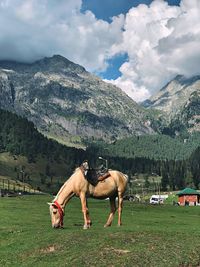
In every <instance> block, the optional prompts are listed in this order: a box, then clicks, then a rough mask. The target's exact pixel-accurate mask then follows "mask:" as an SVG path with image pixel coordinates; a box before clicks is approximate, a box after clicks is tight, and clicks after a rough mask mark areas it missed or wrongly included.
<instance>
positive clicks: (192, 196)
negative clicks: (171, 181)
mask: <svg viewBox="0 0 200 267" xmlns="http://www.w3.org/2000/svg"><path fill="white" fill-rule="evenodd" d="M177 195H178V203H179V205H180V206H187V205H188V206H196V205H198V204H199V202H200V192H198V191H196V190H194V189H192V188H185V189H183V190H181V191H179V192H178V193H177Z"/></svg>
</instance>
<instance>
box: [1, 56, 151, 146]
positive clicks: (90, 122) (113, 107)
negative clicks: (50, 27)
mask: <svg viewBox="0 0 200 267" xmlns="http://www.w3.org/2000/svg"><path fill="white" fill-rule="evenodd" d="M0 107H1V108H3V109H6V110H10V111H12V112H15V113H17V114H18V115H21V116H24V117H26V118H27V119H29V120H30V121H32V122H33V123H34V124H35V125H36V127H37V128H38V130H39V131H41V132H42V133H43V134H44V135H47V136H49V137H52V138H59V139H60V140H61V142H65V141H66V140H69V139H70V138H71V139H70V140H72V139H73V140H75V142H76V141H77V140H78V141H77V142H79V141H80V139H82V138H83V139H88V138H89V139H103V140H107V141H110V140H113V139H119V138H121V137H125V136H130V135H132V134H137V135H138V134H139V135H140V134H143V133H145V134H146V133H147V134H152V133H154V130H153V129H152V128H151V126H150V125H149V124H147V123H146V111H145V110H144V109H143V108H142V107H140V106H139V105H138V104H137V103H136V102H134V101H133V100H132V99H131V98H129V97H128V96H127V95H126V94H125V93H124V92H123V91H122V90H121V89H119V88H117V87H116V86H114V85H112V84H108V83H105V82H104V81H102V80H101V79H100V78H98V77H97V76H95V75H93V74H90V73H89V72H87V71H86V70H85V68H84V67H82V66H80V65H78V64H75V63H73V62H71V61H69V60H68V59H65V58H64V57H62V56H59V55H55V56H53V57H51V58H44V59H41V60H39V61H36V62H34V63H16V62H11V61H0Z"/></svg>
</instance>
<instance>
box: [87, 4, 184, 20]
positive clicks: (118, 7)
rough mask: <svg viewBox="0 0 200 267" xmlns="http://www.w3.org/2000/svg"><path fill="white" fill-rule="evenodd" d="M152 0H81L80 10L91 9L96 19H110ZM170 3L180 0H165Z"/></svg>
mask: <svg viewBox="0 0 200 267" xmlns="http://www.w3.org/2000/svg"><path fill="white" fill-rule="evenodd" d="M151 2H152V0H83V3H82V11H83V12H84V11H85V10H91V11H92V12H93V13H94V14H95V16H96V17H97V18H98V19H103V20H106V21H110V18H112V17H113V16H116V15H119V14H121V13H122V14H126V13H127V12H128V11H129V9H130V8H132V7H136V6H138V5H140V4H145V5H149V4H151ZM167 2H168V3H169V4H170V5H179V3H180V0H167Z"/></svg>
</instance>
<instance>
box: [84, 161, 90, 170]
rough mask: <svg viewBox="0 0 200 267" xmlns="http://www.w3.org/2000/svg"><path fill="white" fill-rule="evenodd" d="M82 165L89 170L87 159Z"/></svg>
mask: <svg viewBox="0 0 200 267" xmlns="http://www.w3.org/2000/svg"><path fill="white" fill-rule="evenodd" d="M82 166H83V168H84V169H85V170H89V163H88V161H87V160H84V161H83V163H82Z"/></svg>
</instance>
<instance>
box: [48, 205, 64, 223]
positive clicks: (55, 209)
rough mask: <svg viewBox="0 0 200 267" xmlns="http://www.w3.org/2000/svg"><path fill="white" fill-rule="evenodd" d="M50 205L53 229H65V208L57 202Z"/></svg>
mask: <svg viewBox="0 0 200 267" xmlns="http://www.w3.org/2000/svg"><path fill="white" fill-rule="evenodd" d="M48 204H49V210H50V216H51V224H52V227H53V228H63V217H64V211H63V208H62V207H61V206H60V204H59V203H58V202H57V201H54V202H53V203H48Z"/></svg>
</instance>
